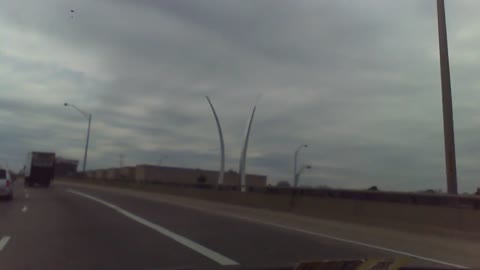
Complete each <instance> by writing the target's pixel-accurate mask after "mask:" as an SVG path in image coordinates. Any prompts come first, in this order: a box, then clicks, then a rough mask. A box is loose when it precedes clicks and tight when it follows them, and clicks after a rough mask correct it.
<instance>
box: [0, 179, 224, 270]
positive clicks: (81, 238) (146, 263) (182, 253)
mask: <svg viewBox="0 0 480 270" xmlns="http://www.w3.org/2000/svg"><path fill="white" fill-rule="evenodd" d="M18 188H19V187H17V188H16V193H20V192H21V191H20V190H18ZM22 188H23V187H22ZM22 192H23V191H22ZM29 194H30V198H29V199H28V205H29V211H28V212H26V213H22V212H21V209H22V207H23V206H24V203H25V200H26V199H25V198H24V197H23V196H17V197H16V198H17V200H18V201H13V202H1V204H0V210H1V211H2V212H3V213H6V214H7V215H6V216H1V217H2V218H0V232H1V235H9V236H11V239H10V241H9V243H8V245H7V246H6V247H5V248H4V249H3V250H2V251H1V252H0V266H1V268H2V269H54V270H55V269H116V270H117V269H129V270H131V269H217V268H219V267H220V266H219V265H218V264H216V263H214V262H212V261H211V260H209V259H207V258H205V257H203V256H201V255H199V254H198V253H196V252H194V251H191V250H190V249H187V248H185V247H184V246H182V245H180V244H177V243H176V242H174V241H172V240H171V239H169V238H167V237H165V236H161V235H159V234H158V233H155V232H154V231H152V230H149V229H147V228H145V227H144V226H142V225H140V224H137V223H135V222H132V221H131V220H129V219H126V218H125V217H123V216H121V215H118V213H116V212H114V211H112V210H111V209H109V208H107V207H103V206H101V205H99V204H98V203H96V202H93V201H90V200H86V199H85V198H81V197H79V196H76V195H74V194H71V193H68V192H65V190H64V189H63V188H57V187H55V186H52V187H51V188H49V189H45V188H32V189H29ZM4 217H5V218H4Z"/></svg>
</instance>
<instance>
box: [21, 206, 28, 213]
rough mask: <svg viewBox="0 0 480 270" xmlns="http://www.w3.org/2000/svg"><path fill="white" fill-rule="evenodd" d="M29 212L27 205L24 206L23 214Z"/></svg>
mask: <svg viewBox="0 0 480 270" xmlns="http://www.w3.org/2000/svg"><path fill="white" fill-rule="evenodd" d="M27 210H28V207H27V206H26V205H24V206H23V208H22V212H23V213H25V212H27Z"/></svg>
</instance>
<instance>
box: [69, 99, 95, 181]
mask: <svg viewBox="0 0 480 270" xmlns="http://www.w3.org/2000/svg"><path fill="white" fill-rule="evenodd" d="M63 105H64V106H65V107H67V106H70V107H72V108H74V109H75V110H77V111H78V112H79V113H80V114H81V115H83V117H85V118H86V119H87V120H88V130H87V141H86V143H85V153H84V154H83V172H84V173H85V171H86V167H87V153H88V143H89V140H90V125H91V123H92V114H91V113H87V112H85V111H83V110H81V109H80V108H78V107H77V106H75V105H74V104H69V103H67V102H65V103H64V104H63Z"/></svg>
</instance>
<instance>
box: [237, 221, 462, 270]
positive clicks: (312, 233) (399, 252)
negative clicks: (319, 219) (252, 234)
mask: <svg viewBox="0 0 480 270" xmlns="http://www.w3.org/2000/svg"><path fill="white" fill-rule="evenodd" d="M231 217H233V218H237V219H240V220H244V221H249V222H252V223H259V224H264V225H269V226H273V227H278V228H281V229H285V230H290V231H295V232H300V233H304V234H310V235H313V236H317V237H321V238H326V239H331V240H335V241H339V242H344V243H349V244H353V245H358V246H364V247H368V248H373V249H378V250H383V251H388V252H392V253H396V254H400V255H404V256H408V257H412V258H415V259H420V260H424V261H428V262H433V263H438V264H443V265H447V266H451V267H455V268H460V269H469V267H467V266H464V265H459V264H454V263H449V262H445V261H441V260H437V259H432V258H428V257H424V256H420V255H415V254H413V253H409V252H406V251H401V250H397V249H392V248H387V247H381V246H376V245H372V244H368V243H364V242H360V241H355V240H350V239H346V238H341V237H336V236H332V235H328V234H324V233H317V232H311V231H307V230H303V229H298V228H294V227H290V226H285V225H280V224H275V223H270V222H265V221H261V220H257V219H250V218H246V217H237V216H233V215H232V216H231Z"/></svg>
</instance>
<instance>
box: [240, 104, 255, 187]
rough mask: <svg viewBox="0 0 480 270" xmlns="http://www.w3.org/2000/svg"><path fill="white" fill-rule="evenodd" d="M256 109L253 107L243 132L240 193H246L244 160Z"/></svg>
mask: <svg viewBox="0 0 480 270" xmlns="http://www.w3.org/2000/svg"><path fill="white" fill-rule="evenodd" d="M256 109H257V104H255V106H253V110H252V114H251V115H250V118H249V120H248V125H247V129H246V131H245V139H244V142H243V147H242V155H241V157H240V168H239V173H240V190H241V191H242V192H244V191H246V183H245V167H246V159H247V148H248V138H249V136H250V131H251V129H252V122H253V116H254V115H255V110H256Z"/></svg>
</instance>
